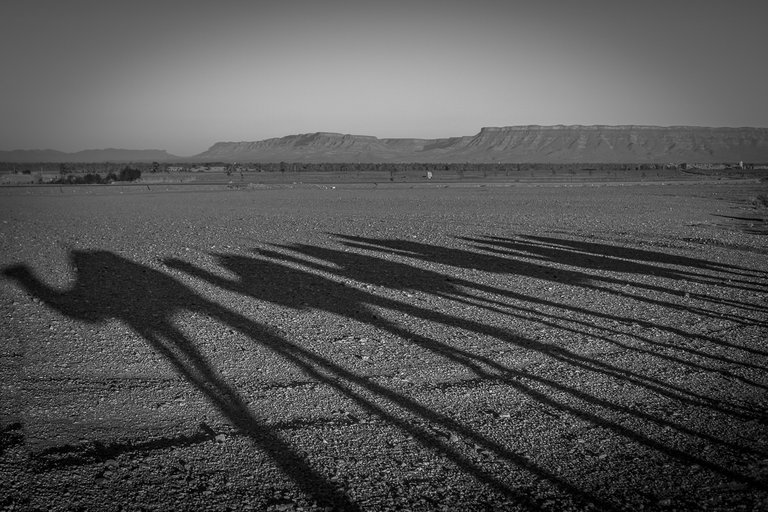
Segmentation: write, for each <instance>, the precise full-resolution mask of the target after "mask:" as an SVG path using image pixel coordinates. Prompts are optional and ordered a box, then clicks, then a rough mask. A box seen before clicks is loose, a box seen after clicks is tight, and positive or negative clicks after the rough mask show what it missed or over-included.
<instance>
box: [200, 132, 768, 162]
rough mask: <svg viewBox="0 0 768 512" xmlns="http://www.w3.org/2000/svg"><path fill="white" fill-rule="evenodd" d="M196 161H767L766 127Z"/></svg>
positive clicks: (295, 143) (393, 142) (224, 150)
mask: <svg viewBox="0 0 768 512" xmlns="http://www.w3.org/2000/svg"><path fill="white" fill-rule="evenodd" d="M196 159H199V160H222V161H227V160H232V161H247V160H251V161H254V162H258V161H261V162H272V161H274V162H278V161H286V162H317V163H321V162H371V163H375V162H397V163H409V162H414V163H416V162H431V163H460V162H471V163H483V162H486V163H498V162H502V163H532V162H535V163H553V164H554V163H579V162H581V163H617V164H618V163H671V162H697V163H722V162H740V161H743V162H752V163H762V162H768V128H728V127H722V128H719V127H696V126H648V125H618V126H610V125H591V126H584V125H553V126H542V125H521V126H500V127H493V126H487V127H483V128H482V129H481V130H480V132H479V133H477V134H476V135H469V136H461V137H449V138H441V139H409V138H384V139H379V138H377V137H374V136H370V135H351V134H341V133H334V132H315V133H307V134H300V135H289V136H286V137H281V138H275V139H267V140H262V141H256V142H230V143H217V144H214V145H213V146H212V147H211V148H210V149H209V150H208V151H206V152H205V153H202V154H200V155H198V156H197V157H196Z"/></svg>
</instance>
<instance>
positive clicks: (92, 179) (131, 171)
mask: <svg viewBox="0 0 768 512" xmlns="http://www.w3.org/2000/svg"><path fill="white" fill-rule="evenodd" d="M59 174H60V176H59V177H58V178H57V179H54V180H53V181H51V182H50V183H56V184H62V185H63V184H67V185H98V184H108V183H112V182H115V181H136V180H138V179H139V178H141V170H140V169H135V168H133V167H129V166H125V167H123V168H122V169H121V170H120V172H119V173H118V174H115V173H114V172H110V173H107V174H106V175H102V174H99V173H86V174H82V173H80V174H76V173H74V172H72V171H71V170H70V169H69V168H68V167H67V166H66V165H65V164H61V165H60V166H59Z"/></svg>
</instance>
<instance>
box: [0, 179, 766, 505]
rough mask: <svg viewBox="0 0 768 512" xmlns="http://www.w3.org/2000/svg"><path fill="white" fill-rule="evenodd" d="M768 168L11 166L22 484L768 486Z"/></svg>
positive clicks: (285, 488) (489, 492)
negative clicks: (70, 176) (682, 179)
mask: <svg viewBox="0 0 768 512" xmlns="http://www.w3.org/2000/svg"><path fill="white" fill-rule="evenodd" d="M765 193H766V187H765V185H761V184H758V183H747V184H738V183H721V184H685V185H666V186H662V185H645V186H632V185H626V184H625V185H624V186H600V187H597V186H595V187H590V186H580V187H562V186H540V187H534V186H516V187H479V186H477V187H475V186H465V187H449V188H440V187H420V188H410V187H405V186H403V187H381V188H375V189H373V188H362V187H353V186H339V187H336V188H332V187H330V186H329V187H319V186H313V187H309V186H306V187H301V186H297V187H279V188H275V187H273V188H255V187H250V188H246V189H231V188H227V187H210V188H208V189H204V188H201V187H186V188H185V187H178V188H165V189H162V187H157V186H154V187H150V186H133V187H119V188H115V187H112V188H110V187H72V188H67V187H63V188H61V189H59V188H54V187H40V188H14V189H0V219H1V222H2V224H0V237H1V241H2V247H3V250H2V253H1V254H0V267H1V268H2V272H3V275H2V278H0V293H2V295H1V296H0V319H1V320H0V322H1V324H0V418H1V421H2V423H1V424H0V429H1V432H2V433H1V434H0V509H3V510H16V509H20V510H27V509H28V510H83V509H85V510H155V509H166V510H204V509H211V510H224V509H237V510H244V509H246V510H247V509H254V510H335V509H349V510H354V509H363V510H395V509H399V510H401V509H418V510H456V509H466V510H485V509H489V510H502V509H503V510H593V509H594V510H616V509H618V510H640V509H650V510H758V509H766V508H768V492H766V490H765V489H766V484H767V483H768V393H766V388H767V387H768V372H767V369H768V342H766V340H767V339H768V314H767V312H768V246H767V245H766V242H765V241H766V238H765V236H764V234H765V232H766V230H765V224H766V222H765V218H766V217H765V212H764V210H760V209H756V208H754V206H753V204H752V203H751V201H750V199H751V198H753V197H756V196H757V195H759V194H765Z"/></svg>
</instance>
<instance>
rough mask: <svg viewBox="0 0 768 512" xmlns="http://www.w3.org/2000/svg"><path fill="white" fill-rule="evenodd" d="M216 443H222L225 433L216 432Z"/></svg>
mask: <svg viewBox="0 0 768 512" xmlns="http://www.w3.org/2000/svg"><path fill="white" fill-rule="evenodd" d="M214 439H215V440H216V442H217V443H223V442H224V441H226V440H227V436H226V435H225V434H217V435H216V437H214Z"/></svg>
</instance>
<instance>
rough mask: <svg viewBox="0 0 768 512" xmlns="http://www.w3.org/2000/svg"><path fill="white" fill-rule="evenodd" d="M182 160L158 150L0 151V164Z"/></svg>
mask: <svg viewBox="0 0 768 512" xmlns="http://www.w3.org/2000/svg"><path fill="white" fill-rule="evenodd" d="M179 160H184V158H182V157H179V156H175V155H171V154H170V153H168V152H166V151H163V150H160V149H115V148H107V149H86V150H84V151H78V152H76V153H65V152H63V151H56V150H53V149H15V150H12V151H0V162H16V163H48V162H62V163H89V162H175V161H179Z"/></svg>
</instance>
